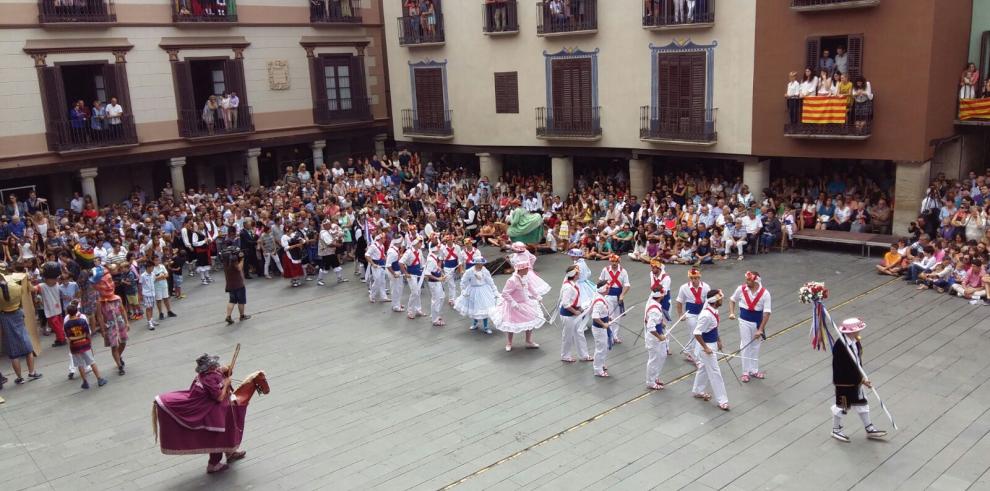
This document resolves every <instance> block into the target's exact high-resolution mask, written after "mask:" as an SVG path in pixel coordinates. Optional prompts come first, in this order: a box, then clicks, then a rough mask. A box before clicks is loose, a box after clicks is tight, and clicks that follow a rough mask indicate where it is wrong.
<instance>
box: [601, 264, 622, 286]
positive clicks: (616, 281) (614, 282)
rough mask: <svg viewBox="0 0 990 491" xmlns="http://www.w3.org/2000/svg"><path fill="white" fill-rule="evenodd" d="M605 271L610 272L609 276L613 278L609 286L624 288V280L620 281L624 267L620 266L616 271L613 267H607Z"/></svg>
mask: <svg viewBox="0 0 990 491" xmlns="http://www.w3.org/2000/svg"><path fill="white" fill-rule="evenodd" d="M605 272H606V273H608V276H609V278H611V279H610V280H609V281H608V287H609V288H622V282H621V281H619V276H621V275H622V268H619V270H618V271H616V272H614V273H613V272H612V270H611V269H607V268H606V269H605Z"/></svg>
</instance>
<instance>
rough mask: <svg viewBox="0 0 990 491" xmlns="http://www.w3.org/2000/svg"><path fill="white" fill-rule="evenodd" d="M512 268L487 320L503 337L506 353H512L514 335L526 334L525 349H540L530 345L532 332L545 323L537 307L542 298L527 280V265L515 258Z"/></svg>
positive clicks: (525, 262) (539, 306)
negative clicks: (504, 334) (489, 320)
mask: <svg viewBox="0 0 990 491" xmlns="http://www.w3.org/2000/svg"><path fill="white" fill-rule="evenodd" d="M512 267H513V268H515V269H516V271H515V272H514V273H512V276H510V277H509V279H508V281H506V282H505V286H504V287H502V294H501V295H500V296H499V299H498V303H497V304H496V305H495V308H493V309H492V310H491V311H490V312H489V314H488V317H489V318H490V319H491V320H492V323H493V324H495V329H498V330H499V331H503V332H505V333H506V336H507V339H506V344H505V351H512V336H513V334H515V333H517V332H525V333H526V349H537V348H539V347H540V345H538V344H536V343H535V342H533V330H534V329H539V328H540V327H541V326H543V324H544V323H546V317H545V314H544V312H543V306H542V305H541V304H540V302H541V301H542V297H543V295H542V294H540V293H539V292H537V291H536V290H535V288H534V287H533V284H532V283H531V282H530V280H529V273H530V264H529V261H527V260H526V259H525V258H524V257H521V256H515V257H513V258H512Z"/></svg>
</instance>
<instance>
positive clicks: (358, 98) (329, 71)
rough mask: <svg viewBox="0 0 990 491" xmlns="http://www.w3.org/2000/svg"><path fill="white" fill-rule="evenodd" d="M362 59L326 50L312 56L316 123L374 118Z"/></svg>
mask: <svg viewBox="0 0 990 491" xmlns="http://www.w3.org/2000/svg"><path fill="white" fill-rule="evenodd" d="M362 60H363V58H362V57H360V56H354V55H351V54H323V55H318V56H315V57H313V58H311V63H312V67H311V74H312V77H313V97H314V99H315V104H314V106H313V110H314V113H313V114H314V118H315V121H316V122H317V123H319V124H328V123H332V122H337V121H363V120H367V119H371V110H370V106H369V105H368V98H367V96H366V94H365V90H364V69H363V61H362Z"/></svg>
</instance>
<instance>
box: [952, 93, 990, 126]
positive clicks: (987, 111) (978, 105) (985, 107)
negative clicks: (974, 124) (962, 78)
mask: <svg viewBox="0 0 990 491" xmlns="http://www.w3.org/2000/svg"><path fill="white" fill-rule="evenodd" d="M971 119H990V98H987V99H959V121H969V120H971Z"/></svg>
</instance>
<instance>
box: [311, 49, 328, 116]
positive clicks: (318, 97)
mask: <svg viewBox="0 0 990 491" xmlns="http://www.w3.org/2000/svg"><path fill="white" fill-rule="evenodd" d="M309 86H310V91H311V92H312V94H313V121H316V122H318V123H319V122H324V121H323V120H324V119H325V118H323V117H322V115H324V114H325V112H326V110H327V108H326V105H327V103H326V99H327V87H326V79H324V78H323V58H320V57H319V56H314V57H312V58H310V59H309Z"/></svg>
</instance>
